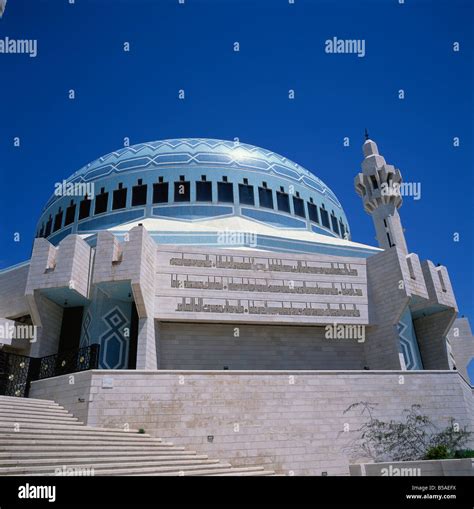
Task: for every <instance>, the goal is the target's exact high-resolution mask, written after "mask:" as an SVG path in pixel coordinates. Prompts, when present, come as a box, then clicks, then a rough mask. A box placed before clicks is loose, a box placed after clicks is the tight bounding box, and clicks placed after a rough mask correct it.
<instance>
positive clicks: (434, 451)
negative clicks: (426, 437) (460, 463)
mask: <svg viewBox="0 0 474 509" xmlns="http://www.w3.org/2000/svg"><path fill="white" fill-rule="evenodd" d="M452 457H453V455H452V454H451V453H450V452H449V450H448V448H447V447H446V446H445V445H435V446H434V447H430V448H429V449H428V450H427V451H426V455H425V459H426V460H446V459H449V458H452Z"/></svg>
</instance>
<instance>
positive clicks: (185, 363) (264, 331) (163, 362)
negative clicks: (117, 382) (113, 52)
mask: <svg viewBox="0 0 474 509" xmlns="http://www.w3.org/2000/svg"><path fill="white" fill-rule="evenodd" d="M156 336H157V338H158V351H159V355H158V358H159V364H158V367H159V368H160V369H219V370H220V369H223V368H224V366H227V367H228V369H231V370H232V369H339V370H340V369H363V367H364V345H363V343H362V342H358V339H356V338H354V339H337V338H336V339H326V338H325V328H324V327H298V326H297V325H293V326H271V325H241V324H235V323H234V324H217V323H211V324H205V323H166V322H162V323H160V324H159V329H158V330H157V331H156Z"/></svg>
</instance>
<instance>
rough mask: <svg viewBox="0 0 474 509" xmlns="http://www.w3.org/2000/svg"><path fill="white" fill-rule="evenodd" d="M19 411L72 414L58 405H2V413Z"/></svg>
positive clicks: (40, 413)
mask: <svg viewBox="0 0 474 509" xmlns="http://www.w3.org/2000/svg"><path fill="white" fill-rule="evenodd" d="M13 412H15V413H19V414H28V415H30V414H34V415H63V414H65V415H72V414H71V413H70V412H68V411H67V410H66V409H65V408H62V407H60V406H58V407H46V408H36V407H31V408H24V407H20V406H19V405H18V406H15V405H0V414H8V413H13Z"/></svg>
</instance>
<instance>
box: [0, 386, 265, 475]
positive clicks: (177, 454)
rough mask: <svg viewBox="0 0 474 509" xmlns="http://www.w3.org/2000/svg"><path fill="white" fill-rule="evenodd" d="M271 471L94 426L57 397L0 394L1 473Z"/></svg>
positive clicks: (81, 473)
mask: <svg viewBox="0 0 474 509" xmlns="http://www.w3.org/2000/svg"><path fill="white" fill-rule="evenodd" d="M6 475H10V476H11V475H15V476H17V475H38V476H41V475H166V476H171V475H203V476H232V475H235V476H249V475H251V476H254V475H255V476H268V475H275V474H274V472H273V471H271V470H265V469H264V468H263V467H259V466H255V467H232V466H231V465H230V464H229V463H222V462H220V461H219V460H215V459H209V458H208V456H207V455H204V454H197V452H196V451H189V450H187V449H185V448H184V447H177V446H175V445H173V444H172V443H170V442H164V441H162V440H161V439H159V438H153V437H151V436H150V435H148V434H140V433H138V431H137V430H130V431H122V430H119V429H116V428H113V429H110V428H96V427H92V426H86V425H84V424H83V423H82V422H80V421H78V420H77V418H76V417H74V416H73V415H71V414H70V413H69V412H68V411H67V410H66V409H64V408H63V407H62V406H60V405H58V404H57V403H56V402H54V401H49V400H43V399H30V398H28V399H27V398H15V397H9V396H0V476H6Z"/></svg>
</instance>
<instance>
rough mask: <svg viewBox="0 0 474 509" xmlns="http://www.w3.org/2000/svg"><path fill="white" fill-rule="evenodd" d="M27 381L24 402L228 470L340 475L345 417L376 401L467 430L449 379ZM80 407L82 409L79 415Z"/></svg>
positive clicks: (473, 413)
mask: <svg viewBox="0 0 474 509" xmlns="http://www.w3.org/2000/svg"><path fill="white" fill-rule="evenodd" d="M74 380H75V384H74V385H71V384H69V381H68V376H67V375H66V376H62V377H56V378H52V379H48V380H43V381H38V382H34V383H33V384H32V388H31V393H30V394H31V397H40V398H52V399H56V401H58V402H59V403H61V404H63V405H65V406H66V408H69V409H70V410H71V411H72V412H73V413H74V414H76V415H77V416H78V417H79V418H82V419H83V418H84V414H85V413H86V412H87V417H88V419H87V421H88V423H89V424H91V425H100V426H107V427H120V428H124V427H125V426H127V425H128V426H129V427H130V428H135V429H136V428H144V429H145V430H146V431H147V432H149V433H151V434H152V435H154V436H158V437H162V438H165V439H169V440H172V441H174V442H175V443H176V444H178V445H184V446H187V447H190V448H192V449H193V450H196V451H199V452H203V453H206V454H209V455H210V456H211V457H215V458H219V459H221V460H226V461H230V462H232V464H233V465H255V464H262V465H266V466H268V467H270V468H273V469H275V470H276V471H277V472H280V473H283V474H290V475H291V474H294V475H321V473H322V472H327V473H328V474H329V475H348V474H349V458H348V456H347V454H346V453H345V452H344V446H345V445H346V444H347V443H348V441H349V439H350V436H351V435H350V432H344V431H343V430H344V425H345V424H349V427H350V428H349V429H352V430H355V429H357V427H358V426H360V425H361V424H362V422H364V421H365V418H364V417H361V416H360V415H359V413H358V412H351V413H349V414H346V415H344V410H345V409H346V408H347V407H348V406H349V405H351V404H353V403H356V402H359V401H369V402H372V403H377V404H378V407H377V410H376V415H377V416H378V417H380V418H382V419H386V420H388V419H400V418H401V416H402V414H403V409H405V408H409V407H410V406H411V405H412V404H415V403H417V404H420V405H422V410H423V413H425V414H427V415H429V416H430V418H431V419H432V420H433V421H434V422H435V423H437V424H438V425H439V426H443V427H444V426H446V425H447V424H448V422H449V419H450V418H451V417H453V418H454V419H455V420H456V422H458V423H459V424H460V425H461V426H463V425H468V426H469V427H470V429H471V430H473V431H474V422H473V420H474V409H473V407H474V405H473V404H472V392H471V388H470V387H469V386H468V385H467V384H466V382H465V381H464V380H463V379H462V377H461V376H460V375H459V373H457V372H452V371H425V372H414V371H411V372H409V371H398V372H388V371H379V372H373V371H276V372H275V371H165V370H163V371H144V370H141V371H111V370H108V371H92V372H84V373H76V374H75V379H74ZM79 399H86V401H89V403H88V408H87V410H86V409H85V405H84V403H81V402H80V401H79Z"/></svg>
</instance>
